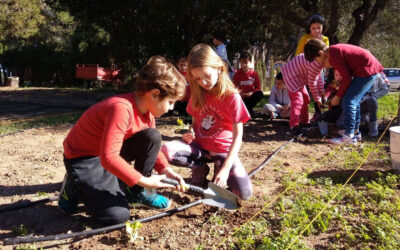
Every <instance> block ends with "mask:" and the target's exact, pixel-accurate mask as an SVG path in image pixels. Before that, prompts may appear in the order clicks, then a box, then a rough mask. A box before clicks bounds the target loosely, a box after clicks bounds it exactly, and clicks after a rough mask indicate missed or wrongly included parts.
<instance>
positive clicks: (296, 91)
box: [282, 53, 325, 134]
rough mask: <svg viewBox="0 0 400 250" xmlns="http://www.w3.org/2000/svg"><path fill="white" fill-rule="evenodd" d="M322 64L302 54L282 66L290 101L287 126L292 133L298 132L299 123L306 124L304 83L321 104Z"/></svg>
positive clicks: (322, 89)
mask: <svg viewBox="0 0 400 250" xmlns="http://www.w3.org/2000/svg"><path fill="white" fill-rule="evenodd" d="M321 71H322V64H321V63H319V62H317V61H312V62H309V61H307V60H306V58H305V57H304V54H303V53H301V54H300V55H298V56H296V57H294V58H293V59H292V60H290V61H289V62H288V63H286V64H285V65H284V66H283V67H282V74H283V79H284V81H285V83H286V87H287V89H288V92H289V98H290V103H291V109H290V120H289V126H290V130H291V133H292V134H299V133H300V128H299V123H301V124H302V125H308V124H309V121H308V104H309V103H310V96H309V95H308V92H307V89H306V85H308V87H309V88H310V91H311V93H312V95H313V97H314V100H315V102H316V103H317V105H318V106H322V101H321V100H322V98H321V97H323V96H325V93H324V86H323V82H322V80H321Z"/></svg>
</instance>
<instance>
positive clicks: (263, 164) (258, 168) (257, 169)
mask: <svg viewBox="0 0 400 250" xmlns="http://www.w3.org/2000/svg"><path fill="white" fill-rule="evenodd" d="M302 135H303V134H302V133H301V134H299V135H296V136H294V137H293V138H292V139H290V140H289V141H287V142H285V143H284V144H282V145H281V146H280V147H279V148H277V149H276V150H275V151H274V152H273V153H272V154H270V155H269V156H268V157H267V159H265V160H264V161H263V162H262V163H261V164H260V166H258V167H257V168H255V169H253V170H251V171H250V173H249V178H251V177H253V176H254V175H255V174H257V173H258V172H259V171H260V170H261V169H263V167H265V165H267V164H268V162H269V161H270V160H272V158H273V157H274V156H275V155H276V154H277V153H279V151H281V150H282V149H283V148H284V147H286V145H288V144H289V143H291V142H293V141H294V140H296V139H297V138H299V137H300V136H302Z"/></svg>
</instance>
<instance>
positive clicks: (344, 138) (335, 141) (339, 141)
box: [329, 135, 357, 145]
mask: <svg viewBox="0 0 400 250" xmlns="http://www.w3.org/2000/svg"><path fill="white" fill-rule="evenodd" d="M329 142H330V143H332V144H351V145H357V139H356V137H355V136H353V137H350V136H348V135H343V136H341V137H338V138H333V139H330V140H329Z"/></svg>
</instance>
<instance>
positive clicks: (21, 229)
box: [12, 224, 28, 236]
mask: <svg viewBox="0 0 400 250" xmlns="http://www.w3.org/2000/svg"><path fill="white" fill-rule="evenodd" d="M12 234H13V235H14V236H26V235H27V234H28V229H26V227H25V226H24V224H20V225H18V226H13V228H12Z"/></svg>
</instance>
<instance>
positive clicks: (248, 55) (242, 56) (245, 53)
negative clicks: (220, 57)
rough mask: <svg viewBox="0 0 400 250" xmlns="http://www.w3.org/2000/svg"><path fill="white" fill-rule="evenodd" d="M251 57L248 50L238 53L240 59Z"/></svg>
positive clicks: (249, 58)
mask: <svg viewBox="0 0 400 250" xmlns="http://www.w3.org/2000/svg"><path fill="white" fill-rule="evenodd" d="M252 58H253V55H252V54H251V53H250V52H248V51H243V52H242V53H240V58H239V60H240V59H247V60H251V59H252Z"/></svg>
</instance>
